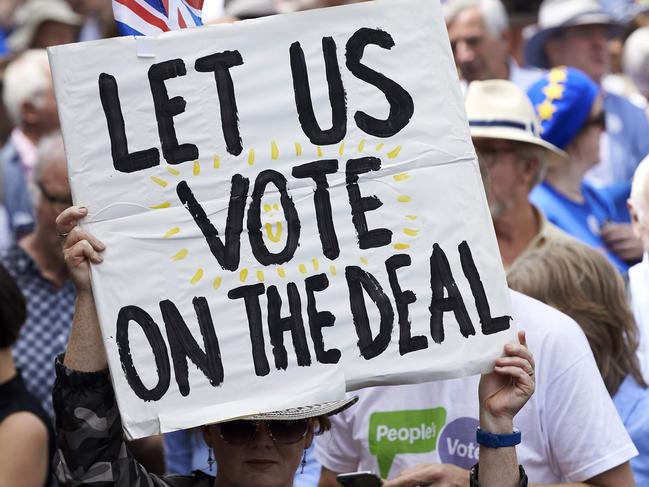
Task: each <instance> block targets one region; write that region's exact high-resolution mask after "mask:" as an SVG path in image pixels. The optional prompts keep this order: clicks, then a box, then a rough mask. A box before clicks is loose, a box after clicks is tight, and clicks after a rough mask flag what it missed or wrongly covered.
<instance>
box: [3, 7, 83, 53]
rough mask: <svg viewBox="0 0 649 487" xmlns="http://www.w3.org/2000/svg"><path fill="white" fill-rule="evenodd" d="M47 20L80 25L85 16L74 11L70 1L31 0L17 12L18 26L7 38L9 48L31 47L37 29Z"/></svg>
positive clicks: (18, 49)
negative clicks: (69, 3)
mask: <svg viewBox="0 0 649 487" xmlns="http://www.w3.org/2000/svg"><path fill="white" fill-rule="evenodd" d="M47 21H51V22H59V23H61V24H66V25H71V26H73V27H79V26H81V24H82V23H83V17H81V16H80V15H78V14H76V13H74V11H73V10H72V9H71V8H70V6H69V5H68V3H67V2H65V1H62V0H29V1H28V2H25V3H23V5H22V6H21V7H20V8H19V9H18V11H17V12H16V15H15V18H14V22H15V24H16V28H15V30H14V31H13V32H12V34H11V35H10V36H9V38H8V39H7V45H8V46H9V49H11V50H12V51H13V52H19V51H23V50H25V49H29V46H30V44H31V42H32V39H33V38H34V35H35V34H36V31H37V30H38V28H39V27H40V25H41V24H42V23H43V22H47Z"/></svg>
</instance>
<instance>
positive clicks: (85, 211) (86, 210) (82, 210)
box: [79, 206, 88, 213]
mask: <svg viewBox="0 0 649 487" xmlns="http://www.w3.org/2000/svg"><path fill="white" fill-rule="evenodd" d="M79 211H81V212H83V213H88V208H86V207H85V206H80V207H79Z"/></svg>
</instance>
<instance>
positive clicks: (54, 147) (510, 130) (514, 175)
mask: <svg viewBox="0 0 649 487" xmlns="http://www.w3.org/2000/svg"><path fill="white" fill-rule="evenodd" d="M430 1H438V0H430ZM340 3H345V2H344V1H343V0H226V1H225V3H224V4H223V5H221V4H219V5H216V4H215V3H213V2H210V3H209V6H210V11H213V12H215V13H214V14H212V15H211V18H210V19H204V20H206V21H208V22H206V23H219V22H232V21H236V20H240V19H248V18H255V17H261V16H266V15H273V14H276V13H284V12H290V11H296V10H302V9H310V8H318V7H327V6H332V5H338V4H340ZM207 4H208V2H207V0H206V10H207ZM441 4H442V10H443V12H444V16H445V20H446V25H447V29H448V32H449V38H450V43H451V49H452V53H453V56H454V59H455V63H456V66H457V70H458V75H459V78H460V82H461V84H462V89H463V90H464V91H465V93H466V109H467V115H468V119H469V124H470V128H471V134H472V137H473V141H474V145H475V147H476V151H477V154H478V158H479V161H480V166H481V170H482V172H483V177H484V181H485V188H486V192H487V196H488V201H489V206H490V210H491V214H492V219H493V222H494V228H495V230H496V236H497V240H498V245H499V248H500V252H501V256H502V260H503V264H504V266H505V268H506V269H507V270H508V274H509V278H510V286H512V288H514V289H518V290H521V291H523V292H524V293H526V294H529V295H531V296H533V297H535V298H537V299H539V300H541V301H545V302H546V303H548V304H550V305H552V306H554V307H556V308H557V309H559V310H561V311H562V312H564V313H566V314H568V315H570V316H571V317H573V318H574V319H575V320H576V321H577V322H578V323H579V324H580V325H581V326H582V328H583V329H584V332H585V334H586V337H587V338H588V340H589V342H590V344H591V347H592V348H593V352H594V354H595V359H596V361H597V364H598V366H599V367H600V372H601V373H602V377H603V378H604V381H605V383H606V386H607V389H608V391H609V393H610V395H611V396H612V397H613V398H614V399H615V398H616V397H617V398H618V400H617V401H616V406H619V411H620V414H621V415H623V416H624V415H626V416H624V417H623V420H624V421H625V424H626V425H627V426H628V429H629V432H630V433H631V436H632V438H633V440H634V442H635V443H636V447H638V449H639V450H640V457H639V459H636V460H634V461H635V462H636V463H633V467H634V473H635V474H636V481H637V482H638V485H649V425H647V424H646V423H649V412H643V411H642V408H638V407H637V406H638V404H644V410H645V411H649V401H647V393H646V387H647V384H646V382H645V381H646V380H647V378H649V340H647V333H649V257H647V251H648V250H649V213H648V212H647V211H648V210H649V186H648V185H647V180H648V179H649V159H647V156H648V154H649V119H648V116H649V104H648V102H647V98H649V0H644V1H643V0H636V1H633V0H602V1H601V2H600V1H598V0H544V1H539V0H502V1H501V0H446V1H444V0H442V2H441ZM431 28H432V27H431ZM116 35H117V30H116V24H115V21H114V18H113V11H112V2H111V0H67V1H66V0H2V1H0V93H1V95H2V97H1V102H0V147H1V149H0V251H1V252H2V257H1V258H0V262H2V265H3V266H4V268H6V269H7V271H8V272H9V274H10V275H11V276H12V278H13V279H14V280H15V281H16V282H17V283H18V286H19V288H20V291H21V292H22V294H23V295H24V297H25V303H24V304H22V306H26V310H27V314H26V321H25V324H24V325H23V326H22V330H21V332H20V333H18V331H17V330H18V329H19V328H20V325H21V324H22V321H24V320H22V319H21V318H20V317H21V316H23V314H24V313H23V314H21V311H20V310H17V311H15V310H14V311H15V312H14V311H6V310H5V311H3V312H2V314H3V319H4V320H5V323H9V322H11V320H14V321H16V322H17V324H16V325H15V328H16V329H15V330H13V331H12V332H11V333H9V332H8V331H6V330H4V331H3V332H2V336H1V337H0V338H1V339H0V422H2V420H3V416H2V408H3V403H2V397H3V395H2V390H3V389H2V388H3V387H5V386H6V382H4V381H3V379H7V377H11V374H10V373H9V372H8V371H10V370H13V369H11V368H10V367H13V363H14V362H15V365H16V366H17V368H18V369H19V370H20V371H21V372H20V374H21V377H22V379H21V380H22V382H24V389H25V391H26V393H27V394H29V395H30V397H34V398H35V400H36V401H35V402H36V404H35V405H34V406H33V408H34V410H38V415H39V417H41V418H42V420H43V421H45V422H46V423H47V425H48V427H49V425H50V424H51V421H52V406H51V397H50V395H51V389H52V384H53V382H54V379H55V377H54V375H55V374H54V367H53V362H54V358H55V357H56V356H57V355H58V354H60V353H62V352H63V351H64V349H65V343H66V341H67V338H68V331H69V329H70V324H71V319H72V313H73V307H74V289H73V286H72V285H71V283H70V281H69V279H68V276H67V272H66V269H65V265H64V261H63V256H62V253H61V249H60V241H59V236H58V235H57V234H56V230H55V224H54V222H55V218H56V216H57V215H58V214H59V213H60V212H61V211H62V210H63V209H65V208H66V207H67V206H70V205H71V204H72V199H71V195H70V188H69V185H68V181H67V169H66V162H65V153H64V150H63V145H62V141H61V137H60V134H59V120H58V115H57V109H56V102H55V98H54V93H53V89H52V81H51V76H50V68H49V64H48V60H47V55H46V52H45V50H44V49H45V48H47V47H49V46H54V45H58V44H65V43H71V42H82V41H88V40H96V39H102V38H108V37H112V36H116ZM431 116H433V115H432V114H431ZM643 160H644V162H643ZM541 270H542V271H543V272H541ZM3 293H4V290H3ZM0 294H2V293H0ZM9 295H10V294H3V296H9ZM566 298H568V299H566ZM3 299H4V298H3ZM14 301H15V300H14ZM20 305H21V303H16V306H18V307H20ZM4 306H5V304H4V303H3V304H2V307H4ZM18 322H21V323H18ZM5 323H3V324H4V325H5V326H7V325H6V324H5ZM3 357H4V358H3ZM3 367H4V369H3ZM643 401H646V402H643ZM629 404H631V406H629ZM163 443H164V444H163ZM165 444H166V445H165ZM165 446H166V452H167V454H166V458H164V455H165V454H164V451H165ZM133 448H134V449H135V450H138V449H139V451H140V455H141V459H142V460H143V461H144V462H145V463H146V464H147V465H148V466H149V467H150V468H151V469H152V470H153V471H159V472H162V471H164V470H165V468H166V469H167V470H169V471H175V472H179V473H187V472H190V471H191V470H193V469H207V468H208V467H207V462H206V458H207V450H206V447H205V446H204V445H202V442H201V440H200V436H199V435H198V434H196V433H195V432H179V433H174V434H171V435H168V436H167V437H165V438H164V439H162V438H154V439H149V440H145V441H144V442H142V443H141V444H134V445H133ZM163 458H164V460H163ZM165 461H166V467H165ZM319 474H320V466H319V464H318V463H317V461H316V460H315V458H314V457H313V455H312V452H309V454H308V463H307V468H306V470H305V473H304V474H302V475H300V476H299V478H297V479H296V484H295V485H297V486H305V487H306V486H315V485H317V481H318V480H317V479H318V477H319ZM643 482H646V483H643ZM34 485H37V484H34Z"/></svg>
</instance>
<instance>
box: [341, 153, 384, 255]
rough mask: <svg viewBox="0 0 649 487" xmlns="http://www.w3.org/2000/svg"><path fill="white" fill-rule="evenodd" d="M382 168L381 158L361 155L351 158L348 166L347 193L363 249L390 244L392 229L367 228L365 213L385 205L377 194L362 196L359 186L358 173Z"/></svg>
mask: <svg viewBox="0 0 649 487" xmlns="http://www.w3.org/2000/svg"><path fill="white" fill-rule="evenodd" d="M379 169H381V160H380V159H378V158H376V157H359V158H358V159H349V160H348V161H347V168H346V181H347V193H348V195H349V204H350V206H351V208H352V223H353V224H354V227H355V228H356V235H357V236H358V246H359V247H360V248H361V249H371V248H375V247H383V246H385V245H390V242H392V231H391V230H388V229H387V228H375V229H374V230H368V229H367V219H366V218H365V213H366V212H368V211H372V210H376V209H378V208H380V207H381V206H383V202H382V201H381V200H380V199H378V198H377V197H376V196H364V197H361V190H360V188H359V187H358V175H359V174H364V173H367V172H370V171H378V170H379Z"/></svg>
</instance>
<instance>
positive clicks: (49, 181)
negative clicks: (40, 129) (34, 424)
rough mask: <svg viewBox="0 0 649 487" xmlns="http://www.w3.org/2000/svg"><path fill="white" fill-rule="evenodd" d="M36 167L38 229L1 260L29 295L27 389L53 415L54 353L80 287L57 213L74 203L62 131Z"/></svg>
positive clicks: (22, 344) (19, 354)
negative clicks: (74, 280)
mask: <svg viewBox="0 0 649 487" xmlns="http://www.w3.org/2000/svg"><path fill="white" fill-rule="evenodd" d="M36 159H37V160H36V165H35V167H34V174H33V178H34V185H33V187H32V188H31V189H32V193H33V194H32V200H33V202H34V213H35V227H34V231H33V232H32V233H30V234H28V235H26V236H24V237H23V238H21V239H20V240H19V241H18V242H16V243H14V244H13V245H12V246H11V247H10V248H9V249H8V250H7V252H6V253H5V254H4V255H3V256H2V258H1V259H0V260H1V261H2V264H3V265H4V266H5V267H6V268H7V270H8V271H9V272H10V273H11V274H12V275H13V277H14V279H16V282H17V283H18V285H19V287H20V289H21V291H22V292H23V294H24V295H25V298H26V300H27V309H28V313H27V314H28V318H27V321H26V323H25V325H24V327H23V329H22V332H21V335H20V338H19V339H18V341H17V342H16V345H15V347H14V359H15V362H16V365H17V367H18V368H20V369H21V371H22V374H23V378H24V381H25V384H26V386H27V388H28V389H29V390H30V391H31V392H32V394H34V395H35V396H36V397H37V399H38V400H39V401H41V403H42V405H43V408H44V409H45V411H46V412H47V413H48V414H50V415H52V414H53V413H52V385H53V383H54V378H55V373H54V365H53V363H54V358H55V357H56V356H57V355H58V354H60V353H61V352H63V350H64V349H65V344H66V342H67V339H68V333H69V330H70V324H71V322H72V314H73V311H74V301H75V291H74V286H73V285H72V283H71V282H70V280H69V278H68V273H67V270H66V267H65V262H64V260H63V252H62V250H61V243H60V237H59V236H58V235H57V233H56V217H57V216H58V215H59V213H60V212H61V211H63V210H64V209H65V208H67V207H68V206H70V205H71V204H72V197H71V194H70V186H69V184H68V172H67V165H66V159H65V152H64V149H63V139H62V138H61V135H60V134H58V133H57V134H53V135H49V136H47V137H45V138H43V139H41V141H40V143H39V145H38V151H37V158H36Z"/></svg>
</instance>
